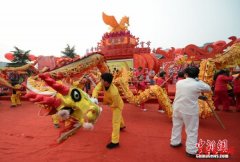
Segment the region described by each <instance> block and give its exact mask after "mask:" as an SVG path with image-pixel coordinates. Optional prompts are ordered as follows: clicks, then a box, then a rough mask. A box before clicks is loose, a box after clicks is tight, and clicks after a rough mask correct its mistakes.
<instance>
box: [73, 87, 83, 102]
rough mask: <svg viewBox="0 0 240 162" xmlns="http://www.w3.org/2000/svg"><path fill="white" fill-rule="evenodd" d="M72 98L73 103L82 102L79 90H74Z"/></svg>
mask: <svg viewBox="0 0 240 162" xmlns="http://www.w3.org/2000/svg"><path fill="white" fill-rule="evenodd" d="M71 97H72V99H73V101H75V102H78V101H80V100H81V98H82V97H81V93H80V92H79V90H77V89H73V90H72V92H71Z"/></svg>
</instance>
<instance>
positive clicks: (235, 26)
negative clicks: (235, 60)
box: [0, 0, 240, 61]
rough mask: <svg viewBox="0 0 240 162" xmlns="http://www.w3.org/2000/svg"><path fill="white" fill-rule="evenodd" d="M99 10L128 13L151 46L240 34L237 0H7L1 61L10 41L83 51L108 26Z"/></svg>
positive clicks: (36, 49)
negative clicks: (69, 47)
mask: <svg viewBox="0 0 240 162" xmlns="http://www.w3.org/2000/svg"><path fill="white" fill-rule="evenodd" d="M102 12H105V13H106V14H108V15H113V16H115V17H116V20H117V21H119V20H120V19H121V18H122V17H123V16H129V17H130V27H129V30H130V31H131V33H132V34H133V35H135V36H137V37H139V38H140V41H144V42H147V41H151V45H150V46H151V48H157V47H162V48H163V49H165V48H170V47H176V48H179V47H185V46H186V45H188V44H190V43H193V44H196V45H198V46H201V45H203V44H204V43H207V42H213V41H217V40H225V41H228V37H229V36H233V35H235V36H237V37H240V0H138V1H137V0H86V1H85V0H6V1H1V2H0V22H1V26H0V61H6V60H5V59H4V54H5V53H7V52H10V51H12V50H14V48H13V47H14V46H17V47H18V48H20V49H22V50H25V51H26V50H31V54H34V55H37V56H38V55H55V56H61V51H62V50H64V48H65V47H66V45H67V44H69V45H70V46H75V49H76V52H77V54H79V55H84V54H85V52H86V49H88V48H91V47H95V46H96V44H97V42H99V41H100V40H101V37H102V35H103V34H104V33H105V32H108V31H109V27H108V26H107V25H106V24H104V22H103V20H102Z"/></svg>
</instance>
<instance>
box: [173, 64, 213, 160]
mask: <svg viewBox="0 0 240 162" xmlns="http://www.w3.org/2000/svg"><path fill="white" fill-rule="evenodd" d="M184 73H185V77H186V79H183V80H180V81H178V82H177V84H176V95H175V99H174V102H173V118H172V121H173V128H172V135H171V143H170V145H171V146H172V147H179V146H181V145H182V143H181V134H182V126H183V124H184V125H185V131H186V134H187V140H186V154H187V156H190V157H195V155H196V153H197V151H198V150H197V147H196V144H197V139H198V126H199V107H198V97H199V96H200V95H201V92H210V91H211V87H210V86H209V85H208V84H206V83H204V82H203V81H200V80H198V79H197V77H198V74H199V69H198V68H197V67H193V66H192V67H187V68H186V69H185V71H184Z"/></svg>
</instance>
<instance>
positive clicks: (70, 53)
mask: <svg viewBox="0 0 240 162" xmlns="http://www.w3.org/2000/svg"><path fill="white" fill-rule="evenodd" d="M61 53H62V54H64V55H65V56H67V57H70V58H74V57H75V56H76V55H77V54H76V53H75V47H74V46H73V47H72V48H71V47H70V46H69V45H68V44H67V47H66V48H65V49H64V51H61Z"/></svg>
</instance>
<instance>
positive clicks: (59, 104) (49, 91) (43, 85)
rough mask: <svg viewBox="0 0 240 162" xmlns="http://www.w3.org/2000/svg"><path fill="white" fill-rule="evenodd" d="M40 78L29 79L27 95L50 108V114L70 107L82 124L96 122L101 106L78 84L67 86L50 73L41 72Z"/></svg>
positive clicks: (73, 115)
mask: <svg viewBox="0 0 240 162" xmlns="http://www.w3.org/2000/svg"><path fill="white" fill-rule="evenodd" d="M39 78H41V80H37V79H35V80H31V78H29V79H28V82H27V88H28V89H29V90H30V92H28V93H27V94H26V95H25V97H26V98H28V99H29V100H30V101H32V102H37V103H39V104H40V105H41V106H42V107H43V108H44V109H45V110H48V115H51V114H55V113H57V112H59V111H62V110H66V109H68V110H70V111H69V112H71V114H70V116H71V117H72V118H74V119H76V120H77V121H78V122H79V123H80V124H84V123H92V124H94V123H95V122H96V120H97V118H98V117H99V115H100V113H101V108H100V107H99V106H98V105H96V104H95V103H94V102H92V101H91V98H90V97H89V95H88V94H87V93H85V92H84V91H82V90H81V89H80V88H78V87H77V86H74V85H70V86H67V85H65V84H63V83H62V82H61V81H56V80H54V79H53V78H52V77H51V76H50V74H48V73H44V74H39ZM39 78H38V79H39Z"/></svg>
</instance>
